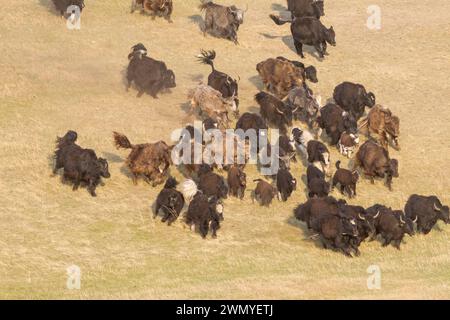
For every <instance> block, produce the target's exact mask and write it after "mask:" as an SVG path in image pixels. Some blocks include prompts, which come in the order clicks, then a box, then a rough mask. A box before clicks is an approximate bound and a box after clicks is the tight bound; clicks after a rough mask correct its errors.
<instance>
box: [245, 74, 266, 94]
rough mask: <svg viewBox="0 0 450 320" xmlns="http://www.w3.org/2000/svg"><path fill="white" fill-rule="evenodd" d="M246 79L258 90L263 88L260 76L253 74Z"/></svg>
mask: <svg viewBox="0 0 450 320" xmlns="http://www.w3.org/2000/svg"><path fill="white" fill-rule="evenodd" d="M248 80H249V81H250V82H251V83H252V84H253V85H254V86H255V87H256V88H257V89H258V90H259V91H263V90H264V84H263V83H262V81H261V77H260V76H259V75H254V76H251V77H250V78H248Z"/></svg>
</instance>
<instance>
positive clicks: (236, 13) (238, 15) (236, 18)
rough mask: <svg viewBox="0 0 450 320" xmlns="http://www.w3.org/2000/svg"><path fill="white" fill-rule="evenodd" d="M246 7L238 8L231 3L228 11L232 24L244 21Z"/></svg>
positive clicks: (239, 23)
mask: <svg viewBox="0 0 450 320" xmlns="http://www.w3.org/2000/svg"><path fill="white" fill-rule="evenodd" d="M247 10H248V7H247V9H245V10H242V9H238V8H237V7H236V6H234V5H232V6H230V7H228V13H229V14H230V15H231V16H232V17H233V24H236V25H237V26H239V25H241V24H243V23H244V14H245V12H247Z"/></svg>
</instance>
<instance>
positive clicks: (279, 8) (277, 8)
mask: <svg viewBox="0 0 450 320" xmlns="http://www.w3.org/2000/svg"><path fill="white" fill-rule="evenodd" d="M271 9H272V10H273V11H279V12H283V11H287V8H286V7H285V6H283V5H281V4H279V3H272V6H271Z"/></svg>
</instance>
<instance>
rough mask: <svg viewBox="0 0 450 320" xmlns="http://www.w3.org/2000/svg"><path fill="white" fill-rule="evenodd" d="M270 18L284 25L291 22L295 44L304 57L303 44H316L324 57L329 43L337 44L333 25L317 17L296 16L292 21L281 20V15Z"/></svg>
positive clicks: (316, 47)
mask: <svg viewBox="0 0 450 320" xmlns="http://www.w3.org/2000/svg"><path fill="white" fill-rule="evenodd" d="M270 18H271V19H272V20H273V21H274V22H275V23H276V24H277V25H283V24H285V23H291V33H292V37H293V38H294V46H295V49H296V50H297V53H298V54H299V55H300V56H301V57H302V58H304V57H305V56H304V55H303V45H309V46H314V48H315V49H316V50H317V52H318V53H319V56H320V57H321V58H323V57H324V56H325V54H327V43H329V44H330V45H332V46H335V45H336V35H335V32H334V29H333V27H330V28H329V29H328V28H326V27H325V26H324V25H323V24H322V23H321V22H320V20H319V19H317V18H315V17H301V18H294V19H293V20H292V21H288V20H286V21H284V20H281V19H280V17H277V16H275V15H272V14H271V15H270Z"/></svg>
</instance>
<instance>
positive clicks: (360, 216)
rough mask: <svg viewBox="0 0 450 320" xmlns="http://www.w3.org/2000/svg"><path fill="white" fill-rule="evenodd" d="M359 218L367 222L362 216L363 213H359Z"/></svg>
mask: <svg viewBox="0 0 450 320" xmlns="http://www.w3.org/2000/svg"><path fill="white" fill-rule="evenodd" d="M358 218H359V219H361V220H364V221H366V218H364V217H363V216H362V215H361V213H358Z"/></svg>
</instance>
